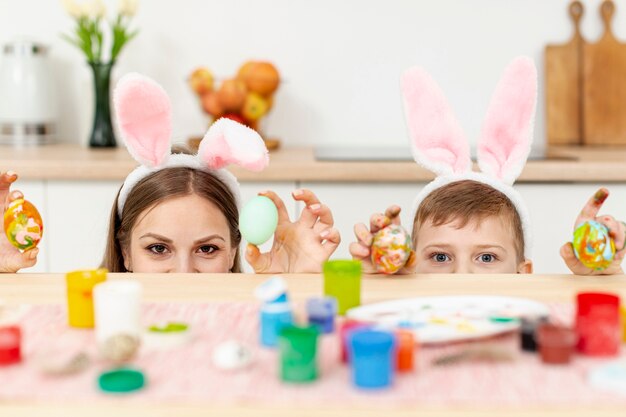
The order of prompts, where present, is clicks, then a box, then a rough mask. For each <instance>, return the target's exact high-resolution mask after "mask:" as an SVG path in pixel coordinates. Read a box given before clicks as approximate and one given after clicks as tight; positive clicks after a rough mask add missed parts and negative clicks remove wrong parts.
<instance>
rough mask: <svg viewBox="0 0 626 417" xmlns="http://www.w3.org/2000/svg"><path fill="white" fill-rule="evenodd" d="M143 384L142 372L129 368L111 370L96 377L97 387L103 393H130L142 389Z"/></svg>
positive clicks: (144, 381) (144, 380)
mask: <svg viewBox="0 0 626 417" xmlns="http://www.w3.org/2000/svg"><path fill="white" fill-rule="evenodd" d="M145 384H146V379H145V377H144V375H143V372H141V371H139V370H136V369H130V368H119V369H113V370H111V371H107V372H103V373H102V374H100V376H99V377H98V386H99V387H100V389H101V390H102V391H104V392H117V393H124V392H132V391H137V390H139V389H141V388H143V387H144V385H145Z"/></svg>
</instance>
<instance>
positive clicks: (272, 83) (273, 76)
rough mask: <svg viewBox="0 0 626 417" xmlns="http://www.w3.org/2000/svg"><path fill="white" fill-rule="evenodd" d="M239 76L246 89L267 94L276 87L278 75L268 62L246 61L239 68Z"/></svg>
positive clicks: (278, 81) (278, 80)
mask: <svg viewBox="0 0 626 417" xmlns="http://www.w3.org/2000/svg"><path fill="white" fill-rule="evenodd" d="M239 73H240V77H241V79H242V80H243V82H244V83H245V84H246V87H248V90H250V91H253V92H255V93H258V94H260V95H262V96H269V95H270V94H272V93H273V92H274V91H276V89H277V88H278V84H279V83H280V75H279V74H278V70H277V69H276V67H275V66H274V65H272V64H271V63H270V62H261V61H258V62H252V63H250V62H248V63H246V64H244V66H243V67H241V69H240V70H239Z"/></svg>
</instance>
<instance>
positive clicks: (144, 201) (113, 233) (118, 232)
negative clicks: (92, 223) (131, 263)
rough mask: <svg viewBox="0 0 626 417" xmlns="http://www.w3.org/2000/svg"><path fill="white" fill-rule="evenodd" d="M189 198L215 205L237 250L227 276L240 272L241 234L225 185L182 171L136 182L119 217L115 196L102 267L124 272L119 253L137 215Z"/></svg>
mask: <svg viewBox="0 0 626 417" xmlns="http://www.w3.org/2000/svg"><path fill="white" fill-rule="evenodd" d="M190 194H197V195H198V196H200V197H203V198H205V199H207V200H208V201H210V202H211V203H213V204H215V206H216V207H217V208H218V209H219V210H220V211H221V212H222V214H223V215H224V217H225V218H226V221H227V222H228V228H229V230H230V240H231V243H232V245H233V247H236V248H237V249H236V252H235V261H234V263H233V267H232V269H231V272H241V265H240V261H239V244H240V243H241V234H240V233H239V211H238V209H237V204H236V202H235V197H234V196H233V194H232V192H231V191H230V190H229V189H228V187H227V186H226V184H224V183H223V182H222V181H221V180H220V179H218V178H217V177H215V176H214V175H213V174H211V173H209V172H206V171H201V170H197V169H193V168H186V167H177V168H166V169H162V170H159V171H156V172H154V173H152V174H150V175H149V176H147V177H145V178H144V179H142V180H141V181H139V182H138V183H137V185H135V187H134V188H133V189H132V191H131V192H130V194H129V195H128V198H127V199H126V203H125V204H124V208H123V212H122V215H121V216H120V215H119V212H118V210H117V200H118V198H119V192H118V196H117V197H116V198H115V201H114V202H113V208H112V210H111V219H110V222H109V233H108V236H107V243H106V249H105V252H104V260H103V261H102V267H104V268H107V269H108V270H109V271H111V272H128V271H127V269H126V267H125V266H124V256H123V249H128V248H129V245H130V236H131V232H132V230H133V228H134V227H135V224H136V223H137V220H138V218H139V216H140V215H141V213H143V212H144V211H145V210H146V209H148V208H150V207H153V206H155V205H156V204H159V203H161V202H163V201H165V200H168V199H170V198H176V197H183V196H186V195H190ZM120 217H121V219H120Z"/></svg>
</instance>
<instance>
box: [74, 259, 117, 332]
mask: <svg viewBox="0 0 626 417" xmlns="http://www.w3.org/2000/svg"><path fill="white" fill-rule="evenodd" d="M106 279H107V270H106V269H104V268H101V269H95V270H84V271H72V272H68V273H67V274H65V283H66V286H67V318H68V323H69V325H70V326H72V327H84V328H93V326H94V311H93V287H94V286H95V285H96V284H99V283H101V282H104V281H106Z"/></svg>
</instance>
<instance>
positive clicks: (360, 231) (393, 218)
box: [350, 206, 416, 274]
mask: <svg viewBox="0 0 626 417" xmlns="http://www.w3.org/2000/svg"><path fill="white" fill-rule="evenodd" d="M399 215H400V207H398V206H391V207H389V208H388V209H387V210H386V211H385V214H381V213H376V214H373V215H372V217H370V228H369V229H368V228H367V226H365V225H364V224H363V223H358V224H356V225H354V234H355V236H356V238H357V241H356V242H352V243H350V254H351V255H352V258H353V259H356V260H359V261H361V265H362V266H361V268H362V271H363V273H364V274H377V273H378V272H377V271H376V267H375V266H374V265H373V264H372V250H371V248H372V239H373V238H374V235H375V234H376V233H377V232H378V231H379V230H380V229H382V228H384V227H386V226H389V225H390V224H397V225H399V224H400V216H399ZM415 261H416V258H415V252H414V251H413V250H411V255H410V256H409V259H408V260H407V262H406V264H405V265H404V266H403V267H402V269H400V270H399V271H398V272H396V274H412V273H413V272H415V266H416V262H415Z"/></svg>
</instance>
